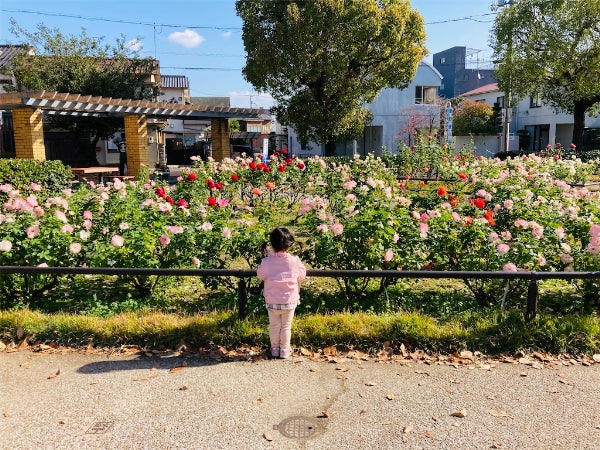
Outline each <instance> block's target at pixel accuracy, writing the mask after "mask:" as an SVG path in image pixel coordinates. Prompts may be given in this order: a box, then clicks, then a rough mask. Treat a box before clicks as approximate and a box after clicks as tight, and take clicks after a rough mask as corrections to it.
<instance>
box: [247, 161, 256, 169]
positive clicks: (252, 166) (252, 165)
mask: <svg viewBox="0 0 600 450" xmlns="http://www.w3.org/2000/svg"><path fill="white" fill-rule="evenodd" d="M248 166H249V167H250V169H252V170H256V164H255V163H254V161H251V162H250V163H249V164H248Z"/></svg>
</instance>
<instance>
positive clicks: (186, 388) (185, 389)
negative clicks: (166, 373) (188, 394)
mask: <svg viewBox="0 0 600 450" xmlns="http://www.w3.org/2000/svg"><path fill="white" fill-rule="evenodd" d="M179 390H180V391H187V390H188V387H187V386H181V387H180V388H179Z"/></svg>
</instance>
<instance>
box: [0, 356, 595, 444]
mask: <svg viewBox="0 0 600 450" xmlns="http://www.w3.org/2000/svg"><path fill="white" fill-rule="evenodd" d="M536 367H537V368H536ZM59 371H60V372H59ZM453 413H456V415H458V416H461V415H463V414H464V417H456V416H453V415H452V414H453ZM294 417H296V418H295V419H294ZM275 428H278V429H275ZM286 434H287V436H286ZM109 448H110V449H244V450H245V449H371V448H372V449H398V448H401V449H489V448H501V449H545V450H546V449H597V448H600V364H594V365H592V366H590V367H584V366H581V365H577V366H569V367H566V366H555V367H549V366H544V365H541V364H536V365H533V366H531V365H522V364H506V363H498V362H492V363H491V365H481V364H470V365H467V366H458V367H452V366H450V365H447V364H433V365H426V364H423V363H419V362H414V361H413V362H410V363H400V362H393V363H377V362H374V361H360V360H358V361H356V360H347V361H344V362H340V363H337V364H335V363H328V362H318V361H314V360H311V359H308V358H304V357H301V356H295V357H293V358H291V359H289V360H285V361H283V360H264V359H263V360H258V361H228V360H222V361H217V360H215V359H210V358H200V357H186V358H182V357H175V358H161V357H145V356H127V357H124V356H109V355H107V354H103V355H100V354H83V353H66V354H60V353H56V354H40V353H32V352H15V353H0V449H3V450H4V449H109Z"/></svg>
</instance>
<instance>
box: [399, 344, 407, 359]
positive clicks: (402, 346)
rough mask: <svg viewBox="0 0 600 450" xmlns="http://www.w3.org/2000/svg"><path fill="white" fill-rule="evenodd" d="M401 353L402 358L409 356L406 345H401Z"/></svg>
mask: <svg viewBox="0 0 600 450" xmlns="http://www.w3.org/2000/svg"><path fill="white" fill-rule="evenodd" d="M400 353H402V356H408V352H407V351H406V347H405V346H404V344H400Z"/></svg>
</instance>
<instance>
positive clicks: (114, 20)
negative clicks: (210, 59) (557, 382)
mask: <svg viewBox="0 0 600 450" xmlns="http://www.w3.org/2000/svg"><path fill="white" fill-rule="evenodd" d="M0 11H3V12H8V13H23V14H37V15H41V16H52V17H66V18H69V19H80V20H95V21H99V22H110V23H123V24H127V25H142V26H148V27H166V28H189V29H208V30H222V31H241V30H242V29H241V28H240V27H221V26H216V25H212V26H208V25H181V24H179V25H177V24H166V23H160V24H159V23H150V22H136V21H132V20H123V19H106V18H104V17H86V16H80V15H75V14H65V13H52V12H41V11H29V10H25V9H4V8H0Z"/></svg>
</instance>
